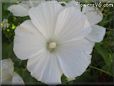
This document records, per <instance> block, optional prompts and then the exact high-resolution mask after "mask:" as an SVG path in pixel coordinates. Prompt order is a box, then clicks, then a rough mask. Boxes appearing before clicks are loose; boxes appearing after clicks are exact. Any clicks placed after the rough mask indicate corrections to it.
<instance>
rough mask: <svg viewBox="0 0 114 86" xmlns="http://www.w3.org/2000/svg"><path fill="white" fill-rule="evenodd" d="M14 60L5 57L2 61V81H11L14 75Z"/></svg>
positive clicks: (0, 75) (0, 69)
mask: <svg viewBox="0 0 114 86" xmlns="http://www.w3.org/2000/svg"><path fill="white" fill-rule="evenodd" d="M13 71H14V67H13V62H12V60H11V59H4V60H1V61H0V79H1V80H0V82H1V83H10V81H11V79H12V76H13Z"/></svg>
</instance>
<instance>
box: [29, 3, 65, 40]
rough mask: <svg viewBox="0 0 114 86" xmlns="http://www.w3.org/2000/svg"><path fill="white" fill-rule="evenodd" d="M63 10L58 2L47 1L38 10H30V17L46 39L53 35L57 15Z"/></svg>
mask: <svg viewBox="0 0 114 86" xmlns="http://www.w3.org/2000/svg"><path fill="white" fill-rule="evenodd" d="M62 8H63V7H62V6H61V5H60V4H59V3H58V2H56V1H47V2H44V3H41V4H40V5H39V6H38V7H36V8H32V9H30V11H29V15H30V17H31V20H32V22H33V24H34V25H35V26H36V27H37V28H38V29H39V31H40V32H41V33H42V34H43V35H44V36H45V37H46V38H49V37H50V36H51V35H52V34H53V30H54V28H55V23H56V18H57V15H58V13H59V12H60V11H61V9H62Z"/></svg>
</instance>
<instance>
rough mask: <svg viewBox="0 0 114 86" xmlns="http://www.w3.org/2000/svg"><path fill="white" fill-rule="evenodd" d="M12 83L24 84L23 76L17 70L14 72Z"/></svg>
mask: <svg viewBox="0 0 114 86" xmlns="http://www.w3.org/2000/svg"><path fill="white" fill-rule="evenodd" d="M12 84H13V85H14V84H21V85H23V84H24V81H23V79H22V78H21V76H19V75H18V74H17V73H16V72H14V75H13V78H12Z"/></svg>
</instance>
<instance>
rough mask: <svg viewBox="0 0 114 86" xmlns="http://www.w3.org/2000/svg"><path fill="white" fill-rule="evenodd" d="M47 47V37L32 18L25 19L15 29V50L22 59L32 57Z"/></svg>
mask: <svg viewBox="0 0 114 86" xmlns="http://www.w3.org/2000/svg"><path fill="white" fill-rule="evenodd" d="M43 47H45V38H44V37H43V36H42V35H41V34H40V32H39V31H38V29H36V28H35V27H34V25H33V24H32V22H31V21H30V20H27V21H25V22H24V23H22V24H21V25H20V26H18V27H17V28H16V30H15V38H14V52H15V54H16V56H17V57H18V58H20V59H22V60H24V59H27V58H31V57H32V56H33V55H35V54H36V53H38V52H39V50H40V49H41V48H43Z"/></svg>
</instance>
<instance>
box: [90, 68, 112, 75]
mask: <svg viewBox="0 0 114 86" xmlns="http://www.w3.org/2000/svg"><path fill="white" fill-rule="evenodd" d="M89 67H90V68H92V69H95V70H98V71H101V72H103V73H105V74H108V75H110V76H112V77H114V76H113V75H112V74H110V73H109V72H107V71H104V70H103V69H100V68H97V67H95V66H89Z"/></svg>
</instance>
